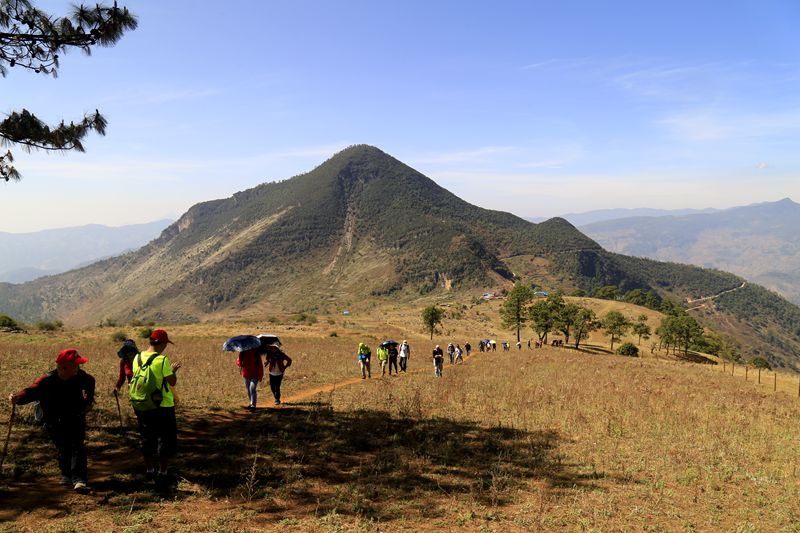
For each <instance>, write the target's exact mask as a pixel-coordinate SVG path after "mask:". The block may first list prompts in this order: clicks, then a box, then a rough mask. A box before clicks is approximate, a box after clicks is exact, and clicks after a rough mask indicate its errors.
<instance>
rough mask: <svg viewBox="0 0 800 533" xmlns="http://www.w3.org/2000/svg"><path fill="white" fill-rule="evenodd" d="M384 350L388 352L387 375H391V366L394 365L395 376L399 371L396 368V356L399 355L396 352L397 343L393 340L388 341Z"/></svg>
mask: <svg viewBox="0 0 800 533" xmlns="http://www.w3.org/2000/svg"><path fill="white" fill-rule="evenodd" d="M386 350H387V351H388V352H389V375H390V376H391V375H392V366H394V375H395V377H397V375H398V374H400V371H399V370H397V356H398V355H399V354H398V352H397V343H396V342H395V341H389V344H388V345H387V346H386Z"/></svg>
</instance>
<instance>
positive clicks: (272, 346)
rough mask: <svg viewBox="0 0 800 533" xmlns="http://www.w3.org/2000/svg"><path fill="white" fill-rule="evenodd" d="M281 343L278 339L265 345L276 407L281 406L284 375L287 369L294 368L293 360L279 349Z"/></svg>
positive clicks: (266, 364) (266, 363) (270, 385)
mask: <svg viewBox="0 0 800 533" xmlns="http://www.w3.org/2000/svg"><path fill="white" fill-rule="evenodd" d="M279 346H280V341H278V340H277V337H276V338H275V340H274V341H272V342H269V343H268V344H265V346H264V351H265V353H266V354H267V360H266V362H265V363H264V366H266V367H267V369H268V371H269V388H270V389H271V390H272V395H273V396H274V397H275V405H280V404H281V382H282V381H283V373H284V372H285V371H286V369H287V368H289V367H290V366H292V358H291V357H289V356H288V355H286V354H285V353H283V351H282V350H281V349H280V348H279Z"/></svg>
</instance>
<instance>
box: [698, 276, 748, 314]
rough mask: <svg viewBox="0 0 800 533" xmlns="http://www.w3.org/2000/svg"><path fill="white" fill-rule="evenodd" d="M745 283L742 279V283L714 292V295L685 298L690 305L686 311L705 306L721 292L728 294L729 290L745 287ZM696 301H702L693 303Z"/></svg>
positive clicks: (720, 294) (721, 293)
mask: <svg viewBox="0 0 800 533" xmlns="http://www.w3.org/2000/svg"><path fill="white" fill-rule="evenodd" d="M746 285H747V282H746V281H743V282H742V284H741V285H739V286H738V287H734V288H732V289H728V290H724V291H722V292H720V293H717V294H715V295H714V296H704V297H702V298H696V299H694V300H692V299H691V298H687V299H686V303H687V304H689V305H690V306H691V307H689V308H687V309H686V310H687V311H692V310H693V309H699V308H701V307H705V306H706V305H707V304H708V302H710V301H711V300H714V299H716V298H719V297H720V296H722V295H723V294H728V293H729V292H733V291H738V290H739V289H743V288H745V286H746ZM697 302H703V303H701V304H700V305H694V304H695V303H697Z"/></svg>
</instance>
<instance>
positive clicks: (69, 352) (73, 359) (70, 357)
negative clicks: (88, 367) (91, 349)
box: [56, 348, 89, 365]
mask: <svg viewBox="0 0 800 533" xmlns="http://www.w3.org/2000/svg"><path fill="white" fill-rule="evenodd" d="M87 361H89V360H88V359H86V358H85V357H81V356H80V354H79V353H78V350H76V349H75V348H67V349H66V350H62V351H61V353H59V354H58V357H56V364H57V365H60V364H61V363H76V364H79V365H82V364H83V363H86V362H87Z"/></svg>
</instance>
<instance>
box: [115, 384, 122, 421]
mask: <svg viewBox="0 0 800 533" xmlns="http://www.w3.org/2000/svg"><path fill="white" fill-rule="evenodd" d="M114 399H115V400H117V414H118V415H119V428H120V429H122V428H123V425H122V409H120V407H119V394H118V393H117V389H114Z"/></svg>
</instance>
